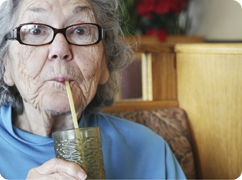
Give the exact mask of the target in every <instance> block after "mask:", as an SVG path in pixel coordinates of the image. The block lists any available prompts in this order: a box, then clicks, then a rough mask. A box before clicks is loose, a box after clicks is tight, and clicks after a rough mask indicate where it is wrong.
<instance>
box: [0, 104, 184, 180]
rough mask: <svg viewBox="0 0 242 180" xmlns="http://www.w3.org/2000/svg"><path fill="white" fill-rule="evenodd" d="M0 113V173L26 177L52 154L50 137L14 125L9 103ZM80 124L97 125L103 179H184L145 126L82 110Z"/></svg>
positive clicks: (159, 140) (166, 149) (161, 142)
mask: <svg viewBox="0 0 242 180" xmlns="http://www.w3.org/2000/svg"><path fill="white" fill-rule="evenodd" d="M0 113H1V114H0V174H1V175H2V177H3V178H5V179H26V177H27V174H28V172H29V170H30V169H32V168H34V167H38V166H40V165H42V164H43V163H45V162H46V161H48V160H50V159H52V158H54V157H55V152H54V146H53V139H52V138H48V137H42V136H37V135H33V134H29V133H26V132H24V131H21V130H20V129H18V128H16V127H14V126H13V125H12V117H11V114H12V108H11V106H2V107H1V112H0ZM79 126H80V127H94V126H97V127H99V130H100V136H101V140H102V149H103V159H104V167H105V174H106V179H185V176H184V173H183V172H182V170H181V168H180V166H179V164H178V162H177V160H176V158H175V157H174V155H173V153H172V152H171V150H170V148H169V147H168V145H167V143H166V142H165V141H164V140H163V139H162V138H161V137H160V136H158V135H157V134H155V133H154V132H153V131H151V130H150V129H148V128H147V127H145V126H143V125H140V124H137V123H134V122H131V121H127V120H123V119H120V118H116V117H113V116H109V115H105V114H101V113H94V114H87V115H86V114H84V113H83V115H82V118H81V120H80V123H79Z"/></svg>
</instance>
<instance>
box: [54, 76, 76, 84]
mask: <svg viewBox="0 0 242 180" xmlns="http://www.w3.org/2000/svg"><path fill="white" fill-rule="evenodd" d="M52 81H55V82H58V83H62V84H65V81H69V82H70V83H71V82H72V81H73V79H71V78H67V77H55V78H53V79H52Z"/></svg>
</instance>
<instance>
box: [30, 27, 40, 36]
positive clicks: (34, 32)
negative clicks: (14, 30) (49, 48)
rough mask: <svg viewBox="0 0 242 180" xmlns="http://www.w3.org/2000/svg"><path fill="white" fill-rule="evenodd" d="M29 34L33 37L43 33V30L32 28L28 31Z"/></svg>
mask: <svg viewBox="0 0 242 180" xmlns="http://www.w3.org/2000/svg"><path fill="white" fill-rule="evenodd" d="M30 33H31V34H33V35H40V34H42V33H43V30H42V29H41V28H32V29H31V30H30Z"/></svg>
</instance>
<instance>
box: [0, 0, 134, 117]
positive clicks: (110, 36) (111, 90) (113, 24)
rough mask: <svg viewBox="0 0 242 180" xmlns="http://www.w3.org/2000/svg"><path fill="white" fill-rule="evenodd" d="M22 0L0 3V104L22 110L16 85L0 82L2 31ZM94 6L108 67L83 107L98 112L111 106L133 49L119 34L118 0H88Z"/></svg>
mask: <svg viewBox="0 0 242 180" xmlns="http://www.w3.org/2000/svg"><path fill="white" fill-rule="evenodd" d="M22 2H23V0H7V1H5V2H4V3H3V4H2V6H1V7H0V106H2V105H8V104H11V105H12V107H13V108H15V110H16V111H17V112H18V114H21V113H22V110H23V100H22V97H21V95H20V93H19V91H18V89H17V88H16V86H13V87H10V86H8V85H6V84H5V83H4V80H3V78H4V72H5V68H4V61H5V60H6V59H7V57H8V47H9V41H8V40H7V39H6V34H7V33H8V32H9V31H10V30H12V28H13V26H14V24H15V22H16V20H17V17H18V14H19V8H20V4H21V3H22ZM88 2H89V3H90V5H91V6H92V7H93V9H94V13H95V16H96V20H97V23H98V24H99V25H100V26H101V27H102V28H103V29H104V31H105V39H103V40H102V43H103V46H104V54H105V56H106V60H107V67H108V70H109V74H110V76H109V80H108V82H107V83H106V84H104V85H98V87H97V92H96V94H95V96H94V98H93V100H92V101H91V102H90V103H89V105H88V106H87V107H86V109H85V111H86V112H87V113H91V112H98V111H100V110H101V109H102V108H105V107H108V106H111V105H112V104H113V102H114V97H115V95H116V94H117V92H118V91H119V78H120V71H121V70H122V69H123V68H124V67H125V66H127V65H128V64H129V63H130V62H131V61H132V59H133V54H134V53H133V51H132V50H131V48H130V46H129V45H128V44H127V43H126V41H125V40H124V38H123V33H122V30H121V27H120V24H119V23H120V17H122V16H121V11H120V9H119V0H88Z"/></svg>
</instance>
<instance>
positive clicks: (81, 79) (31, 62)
mask: <svg viewBox="0 0 242 180" xmlns="http://www.w3.org/2000/svg"><path fill="white" fill-rule="evenodd" d="M23 23H43V24H47V25H50V26H52V27H54V28H58V29H61V28H64V27H67V26H70V25H72V24H77V23H96V20H95V16H94V13H93V10H92V7H91V6H90V4H89V3H88V2H87V0H25V1H24V2H23V4H22V5H21V11H20V15H19V18H18V20H17V23H16V26H19V24H23ZM108 78H109V72H108V69H107V66H106V62H105V58H104V54H103V45H102V42H100V43H99V44H96V45H91V46H75V45H70V44H68V43H67V41H66V39H65V37H64V36H63V35H62V34H61V33H58V34H57V35H56V37H55V39H54V41H53V42H52V43H51V44H50V45H45V46H37V47H36V46H27V45H21V44H19V42H18V41H11V43H10V47H9V58H8V59H7V60H6V72H5V77H4V80H5V82H6V83H7V84H8V85H10V86H12V85H14V84H15V85H16V87H17V88H18V90H19V92H20V94H21V96H22V97H23V100H24V103H25V105H26V104H30V105H33V106H34V107H35V108H36V109H40V110H47V111H51V112H58V113H62V112H68V111H69V110H70V108H69V102H68V98H67V93H66V87H65V80H68V81H69V82H70V86H71V90H72V94H73V99H74V103H75V106H76V109H77V108H78V109H79V110H83V109H84V108H85V107H86V106H87V105H88V104H89V102H90V101H91V100H92V98H93V97H94V95H95V93H96V89H97V86H98V84H104V83H106V82H107V80H108Z"/></svg>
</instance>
